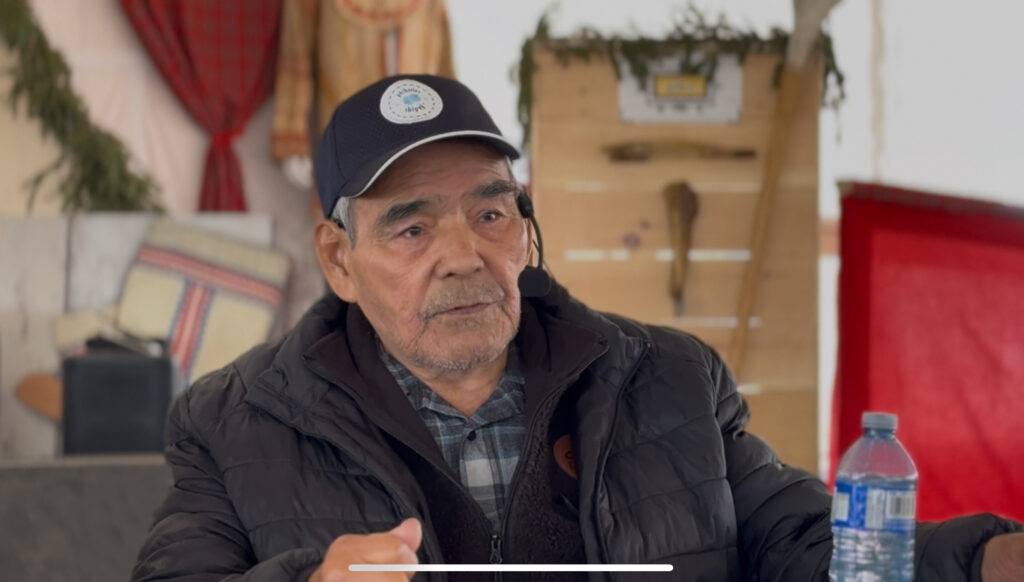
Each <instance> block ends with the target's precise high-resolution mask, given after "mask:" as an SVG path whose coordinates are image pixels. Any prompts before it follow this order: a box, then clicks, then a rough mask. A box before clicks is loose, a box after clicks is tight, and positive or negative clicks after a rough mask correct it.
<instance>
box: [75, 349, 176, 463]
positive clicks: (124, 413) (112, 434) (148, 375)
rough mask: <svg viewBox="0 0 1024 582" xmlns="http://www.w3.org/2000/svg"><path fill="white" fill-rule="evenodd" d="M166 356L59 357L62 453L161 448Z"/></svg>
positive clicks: (168, 369)
mask: <svg viewBox="0 0 1024 582" xmlns="http://www.w3.org/2000/svg"><path fill="white" fill-rule="evenodd" d="M173 381H174V370H173V367H172V364H171V360H170V359H168V358H166V357H162V358H153V357H147V356H141V355H137V354H132V353H124V352H121V353H118V352H109V353H103V352H101V353H90V354H87V355H85V356H81V357H75V358H67V359H66V360H64V454H68V455H74V454H96V453H142V452H161V451H163V436H164V421H165V418H166V415H167V407H168V406H169V405H170V401H171V391H172V384H173Z"/></svg>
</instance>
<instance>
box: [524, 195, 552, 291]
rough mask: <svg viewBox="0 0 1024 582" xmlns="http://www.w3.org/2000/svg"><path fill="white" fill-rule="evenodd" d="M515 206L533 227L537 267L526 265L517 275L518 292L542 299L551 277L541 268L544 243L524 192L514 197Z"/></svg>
mask: <svg viewBox="0 0 1024 582" xmlns="http://www.w3.org/2000/svg"><path fill="white" fill-rule="evenodd" d="M516 206H517V207H519V214H521V215H523V218H527V219H529V221H530V224H532V225H533V232H534V234H535V235H536V236H537V266H536V267H531V266H530V265H527V266H526V268H525V269H523V272H522V273H520V274H519V291H520V292H521V293H522V294H523V297H544V296H545V295H547V294H548V292H549V291H551V276H550V275H548V274H547V272H545V271H544V269H543V268H542V267H543V266H544V241H543V240H542V239H541V236H540V226H538V225H537V218H536V217H535V216H534V215H533V202H532V201H531V200H530V197H529V196H528V195H527V194H526V192H520V193H519V194H518V195H516Z"/></svg>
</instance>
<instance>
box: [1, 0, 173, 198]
mask: <svg viewBox="0 0 1024 582" xmlns="http://www.w3.org/2000/svg"><path fill="white" fill-rule="evenodd" d="M0 41H2V42H3V43H4V44H5V45H6V46H7V48H8V49H9V50H10V51H11V52H12V53H13V54H14V57H15V59H14V65H13V66H12V67H11V68H10V69H8V70H7V71H4V73H6V74H8V75H10V76H11V77H12V79H13V83H12V85H11V89H10V93H9V95H8V96H7V103H8V105H9V106H10V108H11V110H12V111H13V112H14V113H15V114H17V113H18V109H19V106H21V105H23V106H24V107H25V111H26V112H27V114H28V116H29V117H31V118H33V119H36V120H38V121H39V123H40V125H41V127H42V133H43V135H46V136H51V137H53V138H54V139H55V140H56V142H57V144H58V146H59V148H60V155H59V156H58V158H57V160H56V161H55V162H53V163H52V164H50V165H49V166H47V167H46V168H44V169H43V170H42V171H41V172H39V173H38V174H36V175H35V176H34V177H32V178H31V179H30V180H29V181H28V183H27V184H26V189H27V190H28V206H29V209H31V208H32V205H33V203H34V201H35V199H36V196H37V194H38V193H39V189H40V187H41V186H42V185H43V183H44V181H45V180H46V178H47V177H48V176H50V175H52V174H54V173H56V172H58V171H61V170H63V172H62V174H61V177H60V181H59V183H58V185H57V189H56V190H57V193H58V195H59V196H60V198H61V208H62V209H63V210H64V211H65V212H75V211H104V210H118V211H123V210H143V211H156V212H162V211H163V208H162V207H161V206H160V203H159V202H157V200H156V195H157V192H158V188H157V186H156V184H155V183H154V182H153V180H152V178H150V177H149V176H147V175H141V176H140V175H137V174H135V173H134V172H132V171H131V170H130V169H129V156H128V151H127V149H126V148H125V147H124V145H123V144H122V143H121V142H120V141H119V140H118V139H117V138H116V137H114V136H113V135H111V134H110V133H108V132H107V131H104V130H103V129H100V128H99V127H97V126H96V125H95V124H93V123H92V121H90V120H89V115H88V113H87V111H86V108H85V105H84V103H83V102H82V99H81V98H80V97H79V96H78V95H76V94H75V92H74V90H73V89H72V87H71V72H70V70H69V69H68V65H67V63H66V62H65V61H64V57H62V56H61V54H60V53H59V52H57V51H56V50H54V49H53V47H51V46H50V43H49V42H48V41H47V39H46V36H45V35H44V34H43V32H42V30H40V28H39V24H38V22H36V19H35V16H34V15H33V14H32V10H31V8H29V5H28V2H27V0H0Z"/></svg>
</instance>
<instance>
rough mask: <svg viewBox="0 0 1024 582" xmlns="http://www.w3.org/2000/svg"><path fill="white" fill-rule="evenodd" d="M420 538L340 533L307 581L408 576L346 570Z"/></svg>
mask: <svg viewBox="0 0 1024 582" xmlns="http://www.w3.org/2000/svg"><path fill="white" fill-rule="evenodd" d="M422 539H423V529H422V527H421V526H420V522H419V521H416V520H415V519H412V518H409V519H407V520H405V521H403V522H402V523H400V524H398V527H396V528H395V529H393V530H391V531H387V532H383V533H376V534H368V535H343V536H341V537H339V538H338V539H336V540H334V542H333V543H332V544H331V547H329V548H327V554H326V555H324V561H323V562H321V563H320V567H319V568H317V569H316V571H315V572H313V575H312V576H310V577H309V582H352V581H356V580H366V581H371V580H373V581H384V580H394V581H400V580H402V581H404V580H409V579H410V578H412V575H413V574H414V572H350V571H349V569H348V567H349V566H350V565H352V564H418V563H419V560H418V559H417V558H416V550H417V549H419V547H420V541H421V540H422ZM986 559H987V557H986Z"/></svg>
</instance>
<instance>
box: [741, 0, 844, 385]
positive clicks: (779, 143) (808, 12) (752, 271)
mask: <svg viewBox="0 0 1024 582" xmlns="http://www.w3.org/2000/svg"><path fill="white" fill-rule="evenodd" d="M838 2H839V0H793V10H794V13H795V19H794V22H795V24H794V27H793V34H792V35H790V38H789V43H788V45H787V48H786V57H785V58H786V60H785V64H784V66H783V70H782V83H781V86H780V88H779V95H778V97H777V100H776V102H775V113H774V116H773V118H772V127H771V133H770V134H769V139H768V149H767V150H766V152H765V160H764V175H763V178H762V180H761V190H760V192H759V193H758V196H757V208H756V210H755V213H754V226H753V229H752V230H751V235H750V260H749V261H747V264H746V268H745V269H744V271H743V283H742V286H741V287H740V297H739V302H738V305H737V308H736V317H737V321H736V329H735V331H734V332H733V335H732V342H731V343H730V346H729V354H728V357H727V362H728V364H729V366H730V367H731V368H732V371H733V374H734V375H735V376H736V377H737V378H739V377H740V373H741V371H742V366H743V356H744V355H745V352H746V348H747V336H748V335H749V332H750V317H751V316H752V315H753V313H754V305H755V303H756V302H757V287H758V283H759V281H760V276H761V267H762V265H763V264H764V253H765V241H766V240H767V238H768V232H769V230H770V228H771V219H772V211H773V210H774V205H775V193H776V192H777V190H778V187H779V175H780V174H781V173H782V162H783V160H784V159H785V154H786V146H787V145H788V141H789V129H790V126H791V125H792V121H793V113H794V112H795V111H796V106H797V102H798V101H799V98H800V94H801V92H802V89H803V84H804V80H805V78H806V77H807V75H809V74H810V71H808V70H807V67H806V64H807V62H808V60H809V58H810V56H811V52H812V50H813V49H814V46H815V43H816V42H817V40H818V38H819V36H820V30H821V23H822V21H823V20H825V16H827V15H828V12H829V10H831V9H832V7H833V6H835V5H836V4H837V3H838Z"/></svg>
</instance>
